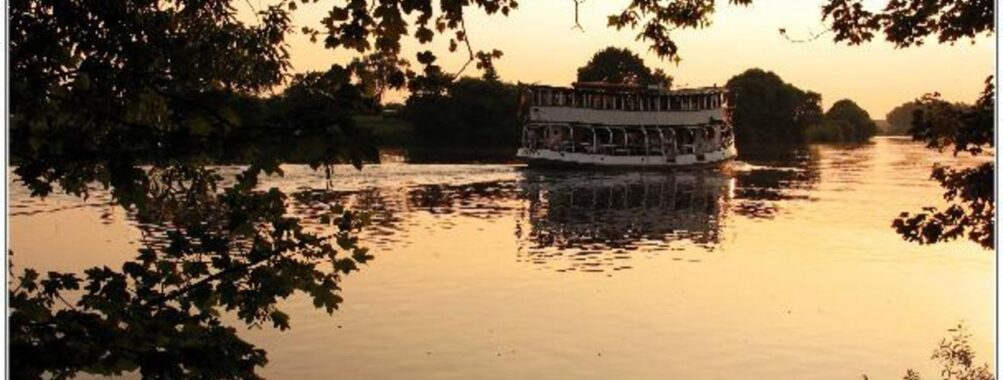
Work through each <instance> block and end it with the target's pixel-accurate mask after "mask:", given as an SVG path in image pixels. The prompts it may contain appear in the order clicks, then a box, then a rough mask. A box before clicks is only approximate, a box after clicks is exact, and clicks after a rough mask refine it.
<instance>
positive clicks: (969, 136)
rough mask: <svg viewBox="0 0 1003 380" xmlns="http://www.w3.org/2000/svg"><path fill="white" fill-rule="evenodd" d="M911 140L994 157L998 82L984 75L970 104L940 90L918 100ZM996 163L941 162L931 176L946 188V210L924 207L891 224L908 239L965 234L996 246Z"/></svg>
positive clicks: (938, 238)
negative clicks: (944, 97)
mask: <svg viewBox="0 0 1003 380" xmlns="http://www.w3.org/2000/svg"><path fill="white" fill-rule="evenodd" d="M917 103H918V104H919V105H920V109H919V110H917V111H915V112H914V120H913V128H912V130H911V133H912V136H913V139H915V140H918V141H924V142H926V144H927V146H928V147H930V148H933V149H938V150H945V149H946V150H950V151H951V152H952V153H953V154H954V155H958V154H967V155H971V156H973V157H977V156H986V155H988V156H991V155H993V154H994V153H993V149H992V148H993V146H994V142H993V134H994V128H993V121H994V116H993V115H994V111H995V86H994V85H993V81H992V78H991V77H990V78H989V79H986V83H985V90H983V92H982V96H981V97H979V99H978V100H977V101H976V102H975V104H974V105H973V106H971V107H965V106H961V105H955V104H951V103H948V102H946V101H943V100H942V99H941V98H940V95H939V94H927V95H925V96H923V97H922V98H920V99H918V100H917ZM994 175H995V164H994V162H992V161H988V162H983V163H981V164H977V165H975V166H973V167H964V168H952V167H948V166H945V165H937V166H936V167H934V169H933V173H932V175H931V177H932V178H933V179H934V180H936V181H937V182H940V185H941V187H943V188H944V190H945V192H944V200H945V201H946V202H947V203H948V204H947V206H946V208H943V209H940V208H937V207H925V208H924V209H923V211H921V212H918V213H908V212H904V213H902V215H900V216H899V218H897V219H895V221H894V222H893V226H894V227H895V229H896V230H898V232H899V233H900V234H901V235H902V237H903V238H905V239H906V240H909V241H915V242H918V243H921V244H932V243H937V242H941V241H948V240H954V239H957V238H961V237H967V238H968V239H969V240H972V241H974V242H977V243H979V244H980V245H982V246H983V247H984V248H987V249H991V248H993V247H994V246H995V241H994V240H995V233H994V231H995V220H994V219H995V216H996V198H995V194H994V192H993V177H994Z"/></svg>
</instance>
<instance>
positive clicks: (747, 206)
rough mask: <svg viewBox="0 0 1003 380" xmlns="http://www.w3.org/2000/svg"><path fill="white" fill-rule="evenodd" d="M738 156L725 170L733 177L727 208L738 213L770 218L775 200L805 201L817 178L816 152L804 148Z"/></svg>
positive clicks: (774, 209)
mask: <svg viewBox="0 0 1003 380" xmlns="http://www.w3.org/2000/svg"><path fill="white" fill-rule="evenodd" d="M740 159H741V162H736V163H732V166H731V167H730V168H729V170H727V171H728V172H730V173H731V174H732V175H733V176H734V178H735V187H734V190H733V191H732V202H731V205H730V208H729V209H730V210H731V211H732V212H734V213H735V214H738V215H742V216H746V217H750V218H765V219H769V218H773V216H774V215H776V214H777V213H778V212H779V211H780V208H779V207H778V203H779V202H781V201H790V200H809V199H810V197H809V194H808V190H811V189H812V188H813V187H814V186H815V185H816V184H817V183H818V182H819V179H820V172H819V167H818V159H819V157H818V152H817V151H814V150H809V149H808V148H800V149H787V150H773V151H750V152H742V155H741V157H740ZM738 167H744V168H742V169H740V170H739V168H738Z"/></svg>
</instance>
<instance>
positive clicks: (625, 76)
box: [577, 46, 672, 88]
mask: <svg viewBox="0 0 1003 380" xmlns="http://www.w3.org/2000/svg"><path fill="white" fill-rule="evenodd" d="M577 80H578V81H579V82H606V83H620V84H634V85H641V86H649V85H657V86H661V87H665V88H669V87H671V86H672V77H670V76H668V75H666V74H665V73H664V72H662V70H661V69H656V70H654V71H652V70H651V68H649V67H648V66H646V65H645V64H644V61H643V60H642V59H641V57H639V56H638V55H637V54H635V53H633V52H631V51H630V50H629V49H626V48H616V47H612V46H611V47H607V48H605V49H603V50H600V51H599V52H597V53H596V54H595V55H593V56H592V59H590V60H589V62H588V63H586V64H585V66H582V67H579V68H578V79H577Z"/></svg>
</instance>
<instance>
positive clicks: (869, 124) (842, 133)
mask: <svg viewBox="0 0 1003 380" xmlns="http://www.w3.org/2000/svg"><path fill="white" fill-rule="evenodd" d="M877 133H878V125H877V124H876V123H875V122H874V120H872V119H871V115H869V114H868V113H867V111H865V110H864V109H863V108H860V106H858V105H857V103H854V102H853V101H852V100H849V99H843V100H840V101H838V102H836V103H833V104H832V107H830V108H829V110H828V111H826V113H825V115H824V117H823V118H822V121H821V123H819V124H816V125H813V126H811V127H809V129H808V139H809V140H811V141H816V142H865V141H868V140H870V139H871V137H874V135H876V134H877Z"/></svg>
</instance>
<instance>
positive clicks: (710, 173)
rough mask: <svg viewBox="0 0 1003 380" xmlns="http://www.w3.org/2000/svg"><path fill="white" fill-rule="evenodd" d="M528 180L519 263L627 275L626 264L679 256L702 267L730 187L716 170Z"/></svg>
mask: <svg viewBox="0 0 1003 380" xmlns="http://www.w3.org/2000/svg"><path fill="white" fill-rule="evenodd" d="M526 176H527V178H526V180H525V181H524V182H523V183H522V187H523V195H524V196H525V198H526V203H525V205H526V208H525V212H524V213H523V215H522V216H521V217H520V223H519V227H518V229H519V231H517V234H519V235H520V239H521V243H522V244H521V248H520V252H519V256H520V258H521V259H522V260H524V261H528V262H532V263H536V264H541V265H544V266H547V267H551V268H553V269H555V270H558V271H582V272H605V271H609V270H613V271H616V270H622V269H628V268H630V267H631V265H630V264H629V262H630V259H631V258H635V257H637V256H644V255H648V254H661V253H664V252H666V251H682V250H684V249H685V250H686V251H687V255H686V257H674V259H677V260H687V261H699V256H693V255H692V252H693V251H696V252H710V251H713V250H714V249H715V247H716V246H717V245H718V244H719V242H720V230H721V223H722V218H723V217H724V210H725V207H726V206H725V205H726V203H727V200H728V198H729V197H730V195H729V194H731V192H732V186H733V185H732V184H733V181H732V180H731V177H728V176H726V175H725V174H723V173H721V172H720V171H718V170H702V171H685V172H668V173H652V172H633V173H621V174H612V173H587V172H581V173H560V172H538V171H537V172H531V171H527V173H526ZM694 248H696V249H694Z"/></svg>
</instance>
